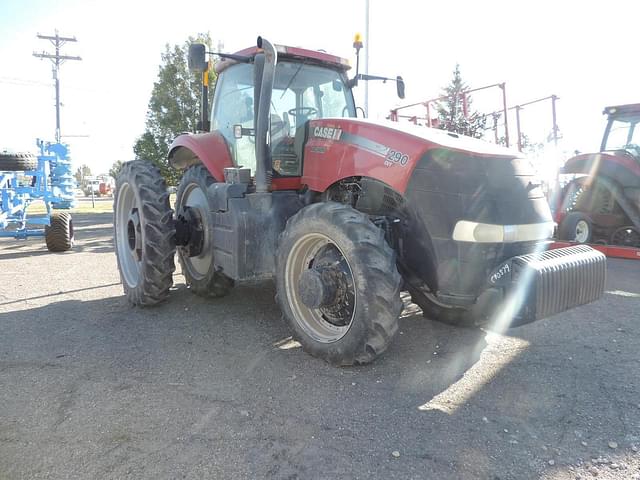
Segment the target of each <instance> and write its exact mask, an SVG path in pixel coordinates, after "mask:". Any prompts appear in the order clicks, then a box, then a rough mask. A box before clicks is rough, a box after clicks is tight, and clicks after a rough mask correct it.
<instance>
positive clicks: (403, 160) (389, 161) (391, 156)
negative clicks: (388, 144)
mask: <svg viewBox="0 0 640 480" xmlns="http://www.w3.org/2000/svg"><path fill="white" fill-rule="evenodd" d="M408 161H409V155H407V154H405V153H402V152H399V151H398V150H393V149H391V148H390V149H389V152H388V153H387V156H386V158H385V161H384V164H385V165H386V166H388V167H389V166H391V165H393V164H394V163H399V164H400V165H402V166H405V165H406V164H407V162H408Z"/></svg>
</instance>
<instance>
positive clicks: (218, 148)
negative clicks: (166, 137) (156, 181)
mask: <svg viewBox="0 0 640 480" xmlns="http://www.w3.org/2000/svg"><path fill="white" fill-rule="evenodd" d="M168 158H169V164H170V165H171V166H172V167H174V168H177V169H181V170H184V169H186V168H189V167H190V166H192V165H196V164H198V163H202V164H203V165H204V166H205V167H207V170H209V173H211V175H212V176H213V178H215V179H216V180H218V181H222V180H224V169H225V168H226V167H232V166H233V161H232V160H231V155H230V153H229V147H228V146H227V142H226V141H225V139H224V137H223V136H222V135H221V134H220V133H219V132H207V133H195V134H190V133H186V134H183V135H180V136H178V137H177V138H176V139H175V140H174V141H173V143H172V144H171V147H169V156H168Z"/></svg>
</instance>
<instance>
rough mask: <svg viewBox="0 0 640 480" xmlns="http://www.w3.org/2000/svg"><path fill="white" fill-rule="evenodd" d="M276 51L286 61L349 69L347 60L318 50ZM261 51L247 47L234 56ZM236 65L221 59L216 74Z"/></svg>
mask: <svg viewBox="0 0 640 480" xmlns="http://www.w3.org/2000/svg"><path fill="white" fill-rule="evenodd" d="M274 47H275V49H276V51H277V52H278V56H279V57H281V58H287V59H296V60H306V61H308V62H309V61H310V62H309V63H315V64H325V65H327V64H328V65H330V66H332V67H337V68H339V69H340V70H342V71H343V72H346V71H347V70H349V69H350V68H351V65H350V64H349V60H347V59H346V58H342V57H338V56H336V55H331V54H329V53H326V52H322V51H319V50H307V49H306V48H300V47H288V46H286V45H274ZM259 51H261V49H259V48H258V47H249V48H245V49H243V50H240V51H238V52H235V55H242V56H245V57H253V56H255V54H256V53H258V52H259ZM234 63H236V62H235V61H234V60H224V59H222V60H221V61H219V62H218V63H217V64H216V72H221V71H222V70H224V69H225V68H226V67H227V66H229V65H232V64H234Z"/></svg>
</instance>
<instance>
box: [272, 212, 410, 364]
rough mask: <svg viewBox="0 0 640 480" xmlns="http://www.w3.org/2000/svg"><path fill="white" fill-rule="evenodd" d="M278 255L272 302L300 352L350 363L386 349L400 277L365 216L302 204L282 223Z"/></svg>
mask: <svg viewBox="0 0 640 480" xmlns="http://www.w3.org/2000/svg"><path fill="white" fill-rule="evenodd" d="M277 259H278V264H277V272H276V288H277V299H278V303H279V305H280V308H281V309H282V312H283V314H284V318H285V320H286V322H287V323H288V325H289V327H290V329H291V331H292V333H293V336H294V338H295V339H296V340H298V341H299V342H300V344H301V345H302V347H303V348H304V350H305V351H307V352H308V353H310V354H311V355H314V356H316V357H319V358H322V359H324V360H326V361H327V362H329V363H332V364H334V365H354V364H363V363H368V362H371V361H372V360H374V359H375V358H376V357H377V356H379V355H380V354H381V353H382V352H384V351H385V350H386V348H387V347H388V345H389V343H390V342H391V339H392V338H393V336H394V335H395V333H396V331H397V329H398V317H399V315H400V312H401V311H402V301H401V299H400V286H401V284H402V278H401V277H400V274H399V273H398V270H397V268H396V263H395V252H394V251H393V250H392V249H391V247H390V246H389V245H388V244H387V242H386V240H385V238H384V232H383V231H382V230H381V229H379V228H378V227H376V226H375V225H374V224H373V223H372V222H371V221H370V220H369V217H368V216H367V215H365V214H363V213H361V212H359V211H357V210H355V209H353V208H351V207H350V206H347V205H343V204H340V203H335V202H327V203H317V204H313V205H309V206H307V207H305V208H303V209H302V210H300V212H298V213H297V214H296V215H294V216H293V217H291V218H290V219H289V221H288V222H287V226H286V228H285V230H284V232H283V233H282V234H281V236H280V242H279V247H278V254H277ZM318 282H319V283H318ZM314 302H315V303H314ZM310 305H311V306H310Z"/></svg>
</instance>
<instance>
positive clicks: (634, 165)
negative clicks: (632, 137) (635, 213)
mask: <svg viewBox="0 0 640 480" xmlns="http://www.w3.org/2000/svg"><path fill="white" fill-rule="evenodd" d="M561 173H566V174H572V173H574V174H576V173H584V174H587V175H591V176H594V177H599V176H602V177H607V178H610V179H612V180H615V181H616V182H618V183H619V184H620V185H621V186H622V188H640V160H639V159H638V158H636V157H635V156H633V155H632V154H631V153H630V152H628V151H626V150H616V151H614V152H603V153H585V154H582V155H577V156H575V157H573V158H570V159H569V160H567V162H566V163H565V164H564V166H563V167H562V170H561Z"/></svg>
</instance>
